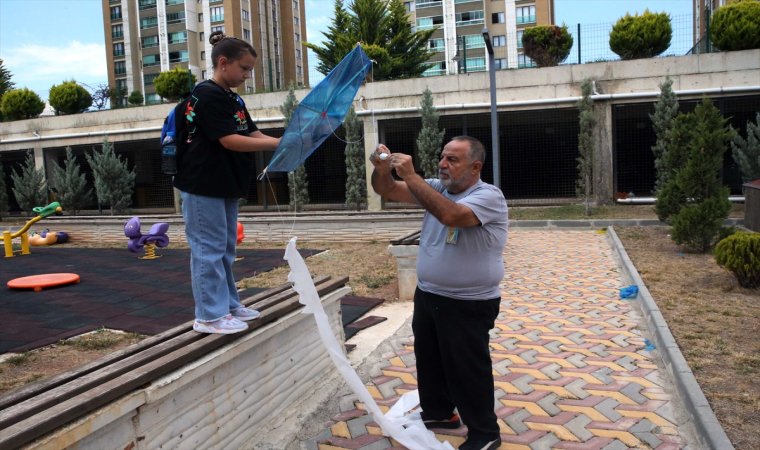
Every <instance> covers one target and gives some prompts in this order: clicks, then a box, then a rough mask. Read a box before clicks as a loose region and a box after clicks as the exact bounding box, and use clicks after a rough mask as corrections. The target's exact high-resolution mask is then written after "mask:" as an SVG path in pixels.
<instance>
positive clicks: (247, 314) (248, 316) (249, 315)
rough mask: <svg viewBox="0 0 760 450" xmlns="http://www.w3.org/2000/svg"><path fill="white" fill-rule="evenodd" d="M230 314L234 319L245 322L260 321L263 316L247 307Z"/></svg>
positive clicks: (234, 310)
mask: <svg viewBox="0 0 760 450" xmlns="http://www.w3.org/2000/svg"><path fill="white" fill-rule="evenodd" d="M230 313H232V317H234V318H236V319H237V320H242V321H244V322H248V321H249V320H255V319H258V318H259V316H261V314H260V313H259V312H258V311H256V310H255V309H248V308H246V307H245V306H241V307H240V308H236V309H233V310H232V311H230Z"/></svg>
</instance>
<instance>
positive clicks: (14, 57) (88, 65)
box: [3, 41, 108, 97]
mask: <svg viewBox="0 0 760 450" xmlns="http://www.w3.org/2000/svg"><path fill="white" fill-rule="evenodd" d="M3 62H4V64H5V67H6V68H7V69H8V70H10V72H11V73H12V74H13V78H12V81H13V82H14V83H16V87H17V88H21V87H28V88H29V89H32V90H34V91H36V92H40V91H44V92H46V91H47V90H48V89H50V87H51V86H52V85H54V84H60V83H61V81H63V80H68V79H71V78H74V79H76V80H77V81H81V82H84V83H87V82H94V81H101V82H103V81H104V80H107V79H108V67H107V65H106V47H105V44H94V43H93V44H82V43H81V42H79V41H71V42H69V43H66V44H62V45H59V46H56V45H36V44H31V45H30V44H25V45H22V46H20V47H16V48H11V49H6V50H5V51H4V52H3ZM45 97H47V95H45Z"/></svg>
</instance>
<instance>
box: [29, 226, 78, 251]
mask: <svg viewBox="0 0 760 450" xmlns="http://www.w3.org/2000/svg"><path fill="white" fill-rule="evenodd" d="M68 240H69V235H68V234H67V233H66V232H65V231H59V232H57V233H51V232H50V230H49V229H47V228H45V229H44V230H43V231H42V233H37V232H36V231H32V232H31V233H30V234H29V245H31V246H33V247H39V246H42V245H52V244H63V243H65V242H66V241H68Z"/></svg>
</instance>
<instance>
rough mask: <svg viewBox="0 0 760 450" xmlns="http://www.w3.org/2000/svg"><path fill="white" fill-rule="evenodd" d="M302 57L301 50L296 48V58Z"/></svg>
mask: <svg viewBox="0 0 760 450" xmlns="http://www.w3.org/2000/svg"><path fill="white" fill-rule="evenodd" d="M300 57H301V50H299V49H296V58H300Z"/></svg>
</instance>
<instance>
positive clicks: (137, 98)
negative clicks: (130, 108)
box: [127, 91, 145, 105]
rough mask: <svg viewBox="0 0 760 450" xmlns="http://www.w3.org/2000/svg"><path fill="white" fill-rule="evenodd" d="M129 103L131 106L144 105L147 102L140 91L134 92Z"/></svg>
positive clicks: (130, 95)
mask: <svg viewBox="0 0 760 450" xmlns="http://www.w3.org/2000/svg"><path fill="white" fill-rule="evenodd" d="M127 101H128V102H129V104H130V105H142V104H143V103H144V102H145V97H143V95H142V92H140V91H132V93H131V94H129V98H128V99H127Z"/></svg>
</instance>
